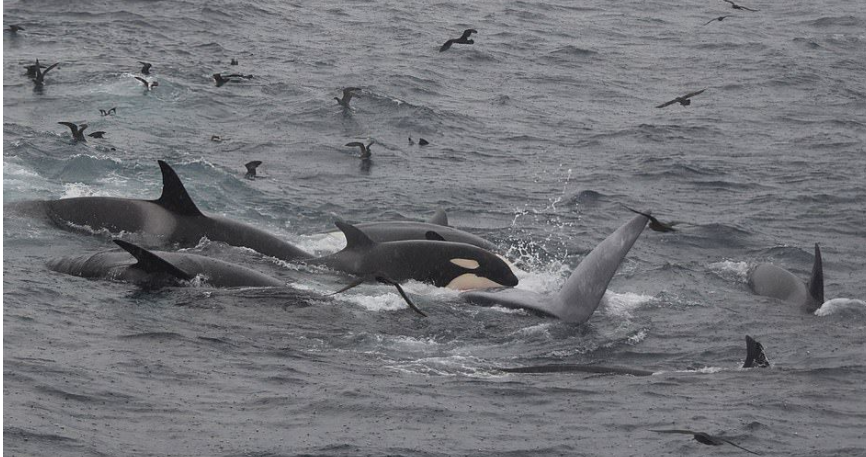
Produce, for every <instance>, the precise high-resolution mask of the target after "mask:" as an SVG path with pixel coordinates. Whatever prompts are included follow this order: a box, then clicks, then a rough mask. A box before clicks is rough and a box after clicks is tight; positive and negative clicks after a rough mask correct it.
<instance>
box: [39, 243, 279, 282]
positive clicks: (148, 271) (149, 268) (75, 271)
mask: <svg viewBox="0 0 866 457" xmlns="http://www.w3.org/2000/svg"><path fill="white" fill-rule="evenodd" d="M114 242H115V244H117V245H118V246H120V247H121V248H123V250H124V251H125V252H123V251H108V252H100V253H97V254H93V255H86V256H77V257H63V258H59V259H54V260H51V261H49V262H48V268H49V269H51V270H53V271H57V272H59V273H66V274H70V275H75V276H81V277H84V278H104V279H112V280H117V281H124V282H131V283H135V284H138V285H142V286H148V287H158V286H166V285H177V284H179V283H181V282H183V281H191V280H193V279H195V278H196V277H199V278H202V279H204V281H205V283H206V284H208V285H210V286H213V287H284V286H285V285H286V282H285V281H281V280H279V279H276V278H274V277H271V276H268V275H265V274H263V273H260V272H258V271H255V270H251V269H249V268H246V267H242V266H240V265H234V264H231V263H228V262H224V261H222V260H217V259H212V258H210V257H205V256H201V255H197V254H188V253H180V252H160V251H149V250H147V249H144V248H142V247H139V246H137V245H134V244H132V243H129V242H126V241H123V240H114Z"/></svg>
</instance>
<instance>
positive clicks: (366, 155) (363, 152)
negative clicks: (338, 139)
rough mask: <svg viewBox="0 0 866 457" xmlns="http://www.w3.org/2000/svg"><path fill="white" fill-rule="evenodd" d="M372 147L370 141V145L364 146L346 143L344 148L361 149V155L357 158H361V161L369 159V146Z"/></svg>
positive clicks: (358, 143)
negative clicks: (353, 147)
mask: <svg viewBox="0 0 866 457" xmlns="http://www.w3.org/2000/svg"><path fill="white" fill-rule="evenodd" d="M372 145H373V142H372V141H371V142H370V143H368V144H367V145H366V146H364V143H360V142H357V141H353V142H351V143H346V146H357V147H359V148H361V155H360V156H359V157H360V158H361V160H367V159H369V158H370V157H371V156H370V146H372Z"/></svg>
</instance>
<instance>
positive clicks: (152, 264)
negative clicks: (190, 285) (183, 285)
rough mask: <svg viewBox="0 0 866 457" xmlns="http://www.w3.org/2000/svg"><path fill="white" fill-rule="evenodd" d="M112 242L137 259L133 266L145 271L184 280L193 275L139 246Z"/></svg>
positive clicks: (120, 241)
mask: <svg viewBox="0 0 866 457" xmlns="http://www.w3.org/2000/svg"><path fill="white" fill-rule="evenodd" d="M114 244H116V245H118V246H120V247H121V248H123V250H124V251H126V252H128V253H130V254H132V256H133V257H135V260H138V263H136V264H135V265H134V266H135V268H139V269H141V270H143V271H145V272H147V273H166V274H169V275H171V276H174V277H175V278H178V279H182V280H184V281H189V280H191V279H192V278H194V277H195V276H193V275H191V274H189V273H187V272H185V271H183V270H181V269H180V268H178V267H176V266H174V265H172V264H171V263H169V262H168V261H167V260H165V259H163V258H162V257H160V256H158V255H156V254H154V253H152V252H150V251H148V250H147V249H144V248H142V247H140V246H136V245H134V244H132V243H129V242H126V241H123V240H114Z"/></svg>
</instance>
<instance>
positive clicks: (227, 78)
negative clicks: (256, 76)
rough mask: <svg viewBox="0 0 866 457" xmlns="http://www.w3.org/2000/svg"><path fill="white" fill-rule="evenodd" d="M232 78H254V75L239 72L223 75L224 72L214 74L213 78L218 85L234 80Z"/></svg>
mask: <svg viewBox="0 0 866 457" xmlns="http://www.w3.org/2000/svg"><path fill="white" fill-rule="evenodd" d="M232 78H243V79H253V75H241V74H238V73H232V74H230V75H225V76H223V75H222V73H214V74H213V80H214V82H215V83H216V86H217V87H222V85H223V84H225V83H227V82H231V81H234V79H232Z"/></svg>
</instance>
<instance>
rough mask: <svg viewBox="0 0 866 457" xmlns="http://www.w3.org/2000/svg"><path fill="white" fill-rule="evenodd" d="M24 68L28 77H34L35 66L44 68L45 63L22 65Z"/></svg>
mask: <svg viewBox="0 0 866 457" xmlns="http://www.w3.org/2000/svg"><path fill="white" fill-rule="evenodd" d="M37 61H38V60H37ZM24 68H25V69H26V70H27V73H25V74H26V75H27V77H28V78H35V77H36V69H37V68H40V69H41V68H45V65H42V64H41V63H38V64H35V65H24Z"/></svg>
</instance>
